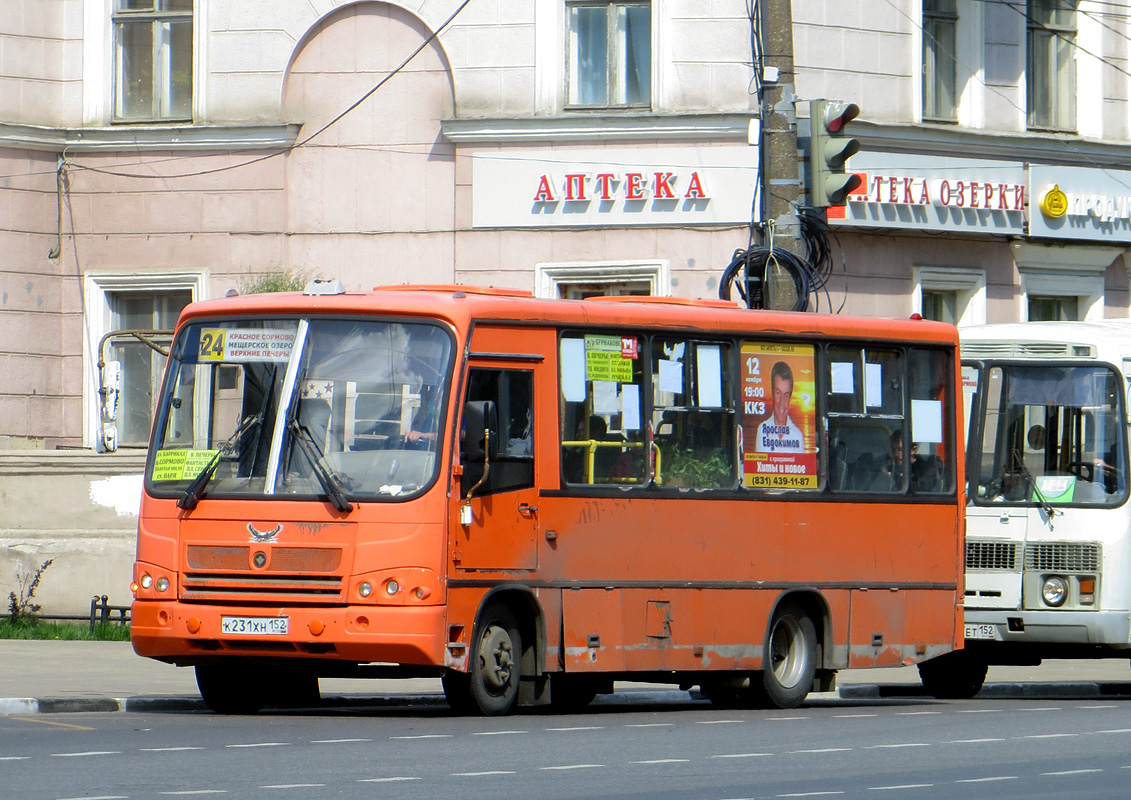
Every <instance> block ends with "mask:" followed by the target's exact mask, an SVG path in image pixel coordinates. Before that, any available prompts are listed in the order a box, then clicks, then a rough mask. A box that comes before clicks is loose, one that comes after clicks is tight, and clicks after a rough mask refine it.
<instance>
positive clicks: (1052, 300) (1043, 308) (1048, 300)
mask: <svg viewBox="0 0 1131 800" xmlns="http://www.w3.org/2000/svg"><path fill="white" fill-rule="evenodd" d="M1079 309H1080V299H1079V298H1077V297H1039V296H1034V295H1029V320H1030V321H1031V322H1066V321H1073V320H1078V319H1080V310H1079Z"/></svg>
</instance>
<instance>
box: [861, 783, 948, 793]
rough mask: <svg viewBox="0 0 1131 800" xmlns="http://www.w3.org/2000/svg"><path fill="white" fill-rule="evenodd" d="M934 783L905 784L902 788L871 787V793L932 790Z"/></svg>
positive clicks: (869, 788) (869, 789)
mask: <svg viewBox="0 0 1131 800" xmlns="http://www.w3.org/2000/svg"><path fill="white" fill-rule="evenodd" d="M932 786H934V784H933V783H905V784H903V785H902V786H869V787H868V791H869V792H886V791H888V790H889V789H930V788H931V787H932Z"/></svg>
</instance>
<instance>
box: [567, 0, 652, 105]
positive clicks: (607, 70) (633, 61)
mask: <svg viewBox="0 0 1131 800" xmlns="http://www.w3.org/2000/svg"><path fill="white" fill-rule="evenodd" d="M566 24H567V41H568V43H567V49H568V53H567V61H568V64H567V70H568V73H567V74H568V76H569V77H568V87H567V89H568V90H567V96H568V98H569V105H571V106H585V107H590V108H611V107H627V106H637V107H640V106H643V107H648V106H650V105H651V101H652V7H651V4H650V3H646V2H644V3H641V2H633V3H626V2H593V1H592V0H590V1H589V2H577V3H568V4H567V5H566Z"/></svg>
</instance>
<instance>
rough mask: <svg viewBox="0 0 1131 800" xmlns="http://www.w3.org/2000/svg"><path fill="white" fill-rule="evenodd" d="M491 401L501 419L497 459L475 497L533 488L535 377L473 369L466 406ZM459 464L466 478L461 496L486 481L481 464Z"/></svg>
mask: <svg viewBox="0 0 1131 800" xmlns="http://www.w3.org/2000/svg"><path fill="white" fill-rule="evenodd" d="M482 400H490V401H491V402H493V403H494V404H495V408H496V409H497V411H498V417H499V430H498V431H497V435H498V436H499V441H498V455H497V456H496V458H495V459H494V460H493V461H491V464H490V468H489V469H488V470H487V479H486V480H485V481H484V482H483V483H482V484H480V485H479V486H478V487H477V488H476V490H475V494H476V496H480V495H485V494H494V493H496V492H504V491H513V490H515V489H523V488H526V487H528V486H533V485H534V447H533V442H534V438H533V433H534V405H533V403H534V376H533V373H531V372H528V371H523V370H510V369H472V370H471V371H470V372H469V373H468V379H467V396H466V397H465V398H464V401H465V402H474V401H482ZM463 456H464V452H463V446H462V439H461V446H460V461H461V463H462V464H463V476H462V478H461V480H460V488H461V492H462V495H463V496H464V497H466V496H467V492H468V490H469V489H470V488H471V487H472V486H475V484H476V483H478V482H479V479H480V478H482V477H483V465H482V464H470V463H468V462H467V460H466V459H465V458H464V457H463Z"/></svg>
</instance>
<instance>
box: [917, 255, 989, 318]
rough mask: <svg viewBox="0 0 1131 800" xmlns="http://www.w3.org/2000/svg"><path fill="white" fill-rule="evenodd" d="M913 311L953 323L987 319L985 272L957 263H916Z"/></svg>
mask: <svg viewBox="0 0 1131 800" xmlns="http://www.w3.org/2000/svg"><path fill="white" fill-rule="evenodd" d="M912 280H913V281H914V289H913V291H912V299H911V303H912V311H914V312H917V313H919V314H921V315H922V316H923V317H924V318H926V319H933V320H936V321H938V322H949V323H950V324H951V325H958V326H964V325H981V324H983V323H984V322H985V321H986V274H985V273H984V272H982V271H981V270H977V269H960V268H957V267H915V268H913V269H912Z"/></svg>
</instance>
